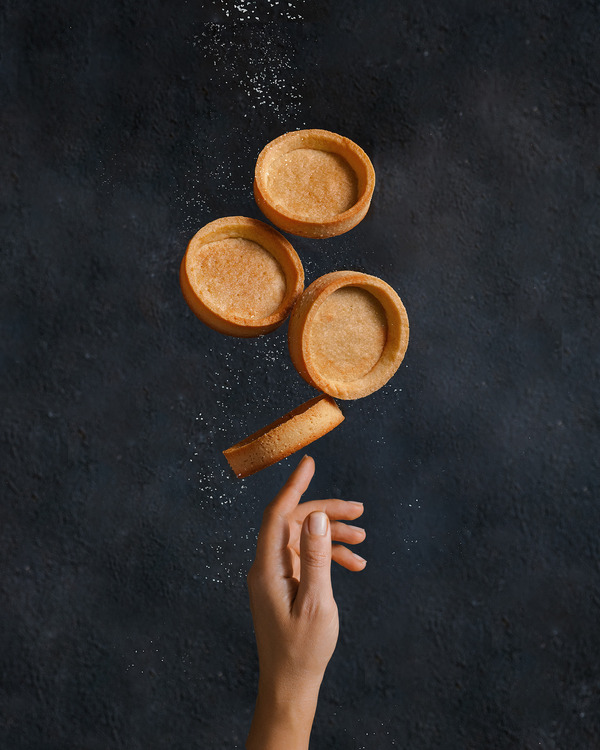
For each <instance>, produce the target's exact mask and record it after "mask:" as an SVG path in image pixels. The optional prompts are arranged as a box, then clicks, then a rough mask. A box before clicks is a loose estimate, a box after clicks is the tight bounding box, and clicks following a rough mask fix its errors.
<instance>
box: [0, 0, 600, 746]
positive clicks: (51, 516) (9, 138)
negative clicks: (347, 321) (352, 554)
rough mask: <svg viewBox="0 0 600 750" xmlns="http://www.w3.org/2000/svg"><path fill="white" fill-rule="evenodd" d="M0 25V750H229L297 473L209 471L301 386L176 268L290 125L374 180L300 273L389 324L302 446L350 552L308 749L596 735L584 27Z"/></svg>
mask: <svg viewBox="0 0 600 750" xmlns="http://www.w3.org/2000/svg"><path fill="white" fill-rule="evenodd" d="M271 5H273V7H270V6H271ZM284 7H285V10H283V8H284ZM257 18H258V20H256V19H257ZM0 21H1V34H2V38H1V44H0V50H1V52H0V65H1V67H0V70H1V77H0V87H1V88H0V98H1V103H2V106H1V108H0V126H1V137H2V144H3V145H2V159H1V161H0V166H1V170H2V172H1V179H0V191H1V196H2V206H3V214H2V244H1V246H2V273H1V274H0V279H1V285H2V294H1V297H0V300H1V302H0V304H1V305H2V318H1V320H2V336H1V341H0V346H1V356H2V360H1V363H2V396H3V407H4V410H3V420H2V456H1V459H2V506H1V519H0V534H1V543H0V558H1V561H2V569H1V576H0V613H1V614H0V747H2V748H6V749H7V750H21V749H23V750H25V749H27V750H55V749H56V750H64V749H66V748H78V750H95V749H96V748H98V749H100V748H102V749H104V748H128V749H129V748H131V749H134V750H135V749H136V748H140V749H141V748H144V749H145V750H147V749H150V748H169V749H170V750H179V749H182V750H183V748H185V749H186V750H189V748H231V747H242V745H243V740H244V737H245V733H246V731H247V727H248V724H249V718H250V715H251V711H252V706H253V698H254V691H255V686H256V669H257V663H256V656H255V647H254V642H253V634H252V625H251V620H250V615H249V612H248V607H247V598H246V590H245V573H246V570H247V568H248V566H249V564H250V562H251V559H252V557H253V551H254V544H255V538H256V531H257V526H258V524H259V522H260V515H261V512H262V508H263V506H264V505H265V503H266V502H267V501H268V500H269V499H270V498H271V497H272V495H273V493H274V492H275V491H276V489H277V488H278V487H279V486H280V484H281V482H282V481H283V479H284V477H285V476H286V475H287V473H288V472H289V470H290V467H292V466H293V465H295V463H296V461H297V457H294V458H293V459H292V460H289V461H287V462H284V463H283V464H282V465H279V466H277V467H274V468H271V469H269V470H267V471H265V472H263V473H261V474H259V475H256V476H255V477H252V478H251V479H249V480H247V481H245V482H238V481H236V480H234V479H233V478H231V476H230V475H229V474H228V472H227V467H226V465H225V463H224V460H223V458H222V456H221V454H220V452H221V450H222V449H223V448H225V447H227V446H228V445H229V444H231V443H233V442H235V441H237V440H238V439H240V438H241V437H242V436H243V435H245V434H247V433H248V432H250V431H252V430H254V429H256V428H257V427H259V426H261V425H263V424H266V423H267V422H268V421H270V420H271V419H273V418H275V417H276V416H278V415H279V414H281V413H282V412H283V411H287V410H288V409H290V408H292V407H293V406H294V405H296V404H298V403H300V402H301V401H303V400H306V399H307V398H309V397H311V396H312V395H313V391H312V390H311V389H310V387H309V386H307V385H306V384H305V383H304V382H303V381H302V380H301V379H300V378H299V377H298V376H297V375H296V373H295V371H294V370H293V369H292V368H291V366H290V364H289V360H288V357H287V353H286V341H285V329H282V330H280V331H279V332H277V333H276V334H273V335H271V336H270V337H266V338H264V339H259V340H254V341H246V340H236V339H228V338H225V337H221V336H219V335H218V334H216V333H213V332H212V331H210V330H208V329H207V328H205V327H204V326H203V325H202V324H201V323H200V322H199V321H198V320H196V319H195V318H194V316H193V315H192V314H191V313H190V311H189V310H188V309H187V307H186V306H185V304H184V302H183V300H182V297H181V294H180V291H179V286H178V278H177V271H178V265H179V262H180V259H181V257H182V255H183V252H184V249H185V245H186V242H187V240H188V239H189V237H190V236H191V235H192V234H193V232H194V231H195V230H196V229H198V228H199V227H200V226H202V224H204V223H206V222H207V221H209V220H212V219H215V218H218V217H219V216H224V215H228V214H237V213H240V214H245V215H250V216H255V217H258V216H259V213H258V210H257V208H256V207H255V205H254V203H253V200H252V192H251V178H252V170H253V165H254V161H255V159H256V156H257V154H258V152H259V151H260V149H261V148H262V146H263V145H264V144H265V143H267V141H269V140H270V139H271V138H273V137H275V136H277V135H279V134H280V133H282V132H284V131H286V130H289V129H294V128H297V127H306V126H310V127H325V128H328V129H331V130H334V131H338V132H340V133H343V134H345V135H347V136H349V137H351V138H353V139H354V140H356V141H357V142H358V143H359V144H360V145H361V146H363V148H364V149H365V150H366V151H367V152H368V153H369V154H370V156H371V157H372V159H373V162H374V165H375V169H376V173H377V187H376V191H375V196H374V200H373V204H372V209H371V211H370V213H369V215H368V216H367V218H366V219H365V221H364V222H363V223H362V224H361V225H360V226H359V227H357V228H356V229H355V230H353V231H352V232H351V233H349V234H347V235H345V236H343V237H340V238H337V239H332V240H326V241H310V240H303V239H294V238H291V239H292V242H293V244H294V246H295V247H296V249H297V250H298V252H299V253H300V255H301V257H302V259H303V261H304V263H305V267H306V272H307V282H310V281H311V280H312V279H314V278H316V277H317V276H318V275H320V274H321V273H324V272H327V271H330V270H336V269H341V268H358V269H362V270H365V271H368V272H371V273H374V274H376V275H380V276H382V277H383V278H385V279H386V280H387V281H388V282H389V283H391V284H392V285H393V286H394V287H395V288H396V289H397V290H398V292H399V293H400V295H401V297H402V298H403V300H404V302H405V304H406V307H407V310H408V313H409V317H410V320H411V342H410V345H409V349H408V353H407V357H406V359H405V362H404V364H403V365H402V367H401V369H400V371H399V372H398V374H397V375H396V376H395V378H394V379H393V380H392V381H391V382H390V383H389V384H388V385H387V386H386V387H385V388H384V389H383V390H381V391H380V392H378V393H376V394H374V395H373V396H370V397H368V398H366V399H363V400H361V401H358V402H354V403H347V404H345V405H344V410H345V413H346V421H345V422H344V423H343V425H342V426H341V427H339V428H338V429H337V430H335V431H334V432H333V433H331V434H330V435H329V436H327V437H326V438H324V439H323V440H321V441H319V442H318V443H316V444H315V445H314V446H313V447H312V448H311V454H312V455H314V457H315V459H316V462H317V476H316V478H315V480H314V485H313V487H311V491H310V496H312V497H327V496H329V497H331V496H340V497H344V498H347V499H360V500H364V501H365V503H366V512H365V516H364V523H365V525H366V528H367V530H368V538H367V541H366V542H365V543H364V545H363V546H362V550H361V552H362V554H364V555H365V557H367V558H368V560H369V564H368V567H367V569H366V570H365V572H364V573H362V574H360V575H350V574H348V573H347V572H346V571H343V570H336V571H335V572H334V587H335V594H336V598H337V601H338V604H339V608H340V613H341V636H340V641H339V644H338V648H337V651H336V653H335V655H334V658H333V660H332V662H331V664H330V667H329V669H328V672H327V675H326V678H325V682H324V685H323V690H322V695H321V700H320V704H319V709H318V714H317V718H316V722H315V727H314V733H313V744H314V747H316V748H333V747H335V748H342V749H345V748H347V749H350V748H369V749H379V748H391V747H403V748H411V750H418V749H420V748H423V750H425V749H430V748H444V749H446V748H447V749H448V750H454V749H455V748H456V750H463V749H465V748H469V749H470V748H473V749H479V748H494V749H495V750H501V749H503V748H543V749H544V750H549V749H550V748H553V749H556V748H560V749H561V750H562V749H565V750H579V749H586V750H587V749H588V748H589V749H590V750H591V749H592V748H598V747H600V663H599V662H600V656H599V654H600V627H599V621H600V588H599V580H600V542H599V539H600V534H599V530H600V509H599V505H598V501H599V489H600V487H599V485H600V467H599V455H600V441H599V439H598V435H599V432H600V430H599V427H600V425H599V422H600V417H599V415H600V410H599V407H600V404H599V398H598V394H599V389H598V379H599V375H600V373H599V369H600V368H599V342H598V327H599V325H598V323H599V313H600V304H599V298H600V294H599V290H600V253H599V246H600V221H599V200H600V150H599V147H600V141H599V135H598V134H599V127H600V106H599V97H600V80H599V76H598V71H599V70H600V52H599V50H600V45H599V44H598V29H599V28H600V4H599V3H598V2H583V1H581V0H569V1H568V2H567V1H566V0H565V1H564V2H543V1H540V2H519V3H517V2H475V1H468V0H464V1H463V2H458V1H457V2H450V1H449V0H447V1H446V2H441V1H440V0H432V2H430V3H400V2H392V0H388V1H387V2H376V1H375V2H374V1H373V0H370V1H369V2H368V3H366V2H358V0H357V1H355V2H350V1H348V0H347V1H346V2H343V3H341V2H339V3H338V2H324V3H319V4H315V5H311V4H309V3H301V2H300V1H299V0H293V2H292V3H279V5H275V3H268V2H263V3H254V2H249V1H248V0H245V1H243V2H242V1H241V0H240V2H238V3H237V7H236V3H234V2H233V1H232V0H231V2H230V1H229V0H219V2H214V3H193V2H188V3H186V2H174V3H160V2H146V3H134V2H129V1H125V0H123V1H122V2H117V1H116V0H105V2H102V3H100V2H89V3H87V2H86V3H79V2H75V0H72V1H70V2H69V1H67V0H59V2H42V1H41V0H33V1H32V2H29V3H23V2H16V0H8V2H5V3H4V4H3V6H2V10H1V11H0Z"/></svg>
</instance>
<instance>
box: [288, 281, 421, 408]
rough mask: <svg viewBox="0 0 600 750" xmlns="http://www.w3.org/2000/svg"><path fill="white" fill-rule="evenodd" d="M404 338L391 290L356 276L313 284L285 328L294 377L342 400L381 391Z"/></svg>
mask: <svg viewBox="0 0 600 750" xmlns="http://www.w3.org/2000/svg"><path fill="white" fill-rule="evenodd" d="M408 336H409V326H408V316H407V314H406V310H405V308H404V305H403V304H402V300H401V299H400V297H399V296H398V295H397V294H396V292H395V291H394V289H392V287H391V286H390V285H389V284H387V283H386V282H385V281H383V280H382V279H379V278H377V277H376V276H369V275H367V274H364V273H358V272H355V271H335V272H334V273H328V274H325V276H321V277H320V278H318V279H317V280H316V281H313V283H312V284H311V285H310V286H309V287H308V288H307V289H306V290H305V291H304V292H303V294H302V295H301V297H300V299H299V300H298V302H297V303H296V306H295V307H294V309H293V311H292V314H291V316H290V322H289V327H288V344H289V350H290V356H291V358H292V362H293V363H294V366H295V367H296V369H297V370H298V372H299V373H300V374H301V375H302V377H303V378H304V379H305V380H306V381H308V382H309V383H310V384H311V385H313V386H314V387H315V388H318V389H319V390H320V391H323V392H324V393H327V394H329V395H330V396H334V397H335V398H341V399H355V398H362V397H363V396H368V395H369V394H370V393H373V392H374V391H376V390H377V389H379V388H381V387H382V386H383V385H385V383H387V381H388V380H389V379H390V378H391V377H392V375H393V374H394V373H395V372H396V370H397V369H398V367H399V366H400V363H401V362H402V360H403V358H404V354H405V353H406V348H407V346H408Z"/></svg>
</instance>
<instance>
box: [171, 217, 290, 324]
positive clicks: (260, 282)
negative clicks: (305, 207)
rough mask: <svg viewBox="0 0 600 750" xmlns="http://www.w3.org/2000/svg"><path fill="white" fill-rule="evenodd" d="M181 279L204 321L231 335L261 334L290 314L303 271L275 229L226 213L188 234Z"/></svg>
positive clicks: (186, 295)
mask: <svg viewBox="0 0 600 750" xmlns="http://www.w3.org/2000/svg"><path fill="white" fill-rule="evenodd" d="M179 281H180V284H181V291H182V292H183V296H184V298H185V301H186V302H187V303H188V305H189V306H190V308H191V309H192V311H193V313H194V314H195V315H196V316H197V317H198V318H200V320H202V321H203V322H204V323H206V325H208V326H210V327H211V328H213V329H214V330H215V331H219V332H220V333H226V334H228V335H230V336H246V337H248V336H260V335H261V334H263V333H268V332H269V331H272V330H273V329H275V328H277V326H279V325H281V323H283V321H284V320H285V319H286V318H287V316H288V315H289V313H290V311H291V309H292V307H293V306H294V303H295V301H296V299H297V298H298V296H299V295H300V294H301V292H302V289H303V288H304V269H303V268H302V263H301V261H300V258H299V257H298V254H297V253H296V251H295V250H294V248H293V247H292V246H291V244H290V243H289V242H288V241H287V240H286V238H285V237H284V236H283V235H281V234H280V233H279V232H278V231H277V230H276V229H273V227H270V226H268V224H265V223H264V222H262V221H258V220H256V219H249V218H247V217H245V216H227V217H225V218H223V219H217V220H216V221H211V222H210V223H209V224H206V226H204V227H202V229H200V231H198V232H197V233H196V234H195V235H194V236H193V237H192V239H191V240H190V243H189V245H188V247H187V251H186V253H185V255H184V257H183V260H182V262H181V267H180V270H179Z"/></svg>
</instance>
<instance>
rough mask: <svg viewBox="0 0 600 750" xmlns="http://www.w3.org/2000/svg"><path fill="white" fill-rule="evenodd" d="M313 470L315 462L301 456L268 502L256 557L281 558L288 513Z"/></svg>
mask: <svg viewBox="0 0 600 750" xmlns="http://www.w3.org/2000/svg"><path fill="white" fill-rule="evenodd" d="M314 473H315V462H314V461H313V459H312V458H311V457H310V456H304V458H303V459H302V460H301V461H300V463H299V464H298V466H296V468H295V469H294V471H293V472H292V474H291V475H290V476H289V478H288V480H287V482H286V483H285V484H284V485H283V487H282V488H281V489H280V490H279V492H278V493H277V495H276V497H275V499H274V500H273V501H272V502H271V503H269V505H267V507H266V508H265V512H264V514H263V520H262V525H261V527H260V531H259V533H258V541H257V543H256V559H257V560H258V559H259V558H260V559H262V560H273V558H275V559H277V560H281V558H282V557H283V555H282V553H283V552H284V551H285V549H286V547H287V545H288V541H289V521H288V518H287V516H288V514H289V513H290V512H291V511H293V510H294V508H295V507H296V506H297V505H298V503H299V502H300V498H301V497H302V493H303V492H306V490H307V488H308V485H309V484H310V480H311V479H312V478H313V474H314Z"/></svg>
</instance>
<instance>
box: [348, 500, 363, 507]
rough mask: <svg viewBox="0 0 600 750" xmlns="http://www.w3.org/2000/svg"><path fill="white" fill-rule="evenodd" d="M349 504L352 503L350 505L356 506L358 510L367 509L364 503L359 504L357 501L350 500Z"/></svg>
mask: <svg viewBox="0 0 600 750" xmlns="http://www.w3.org/2000/svg"><path fill="white" fill-rule="evenodd" d="M348 502H349V503H350V505H356V506H357V507H358V508H364V507H365V504H364V503H358V502H356V500H348Z"/></svg>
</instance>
